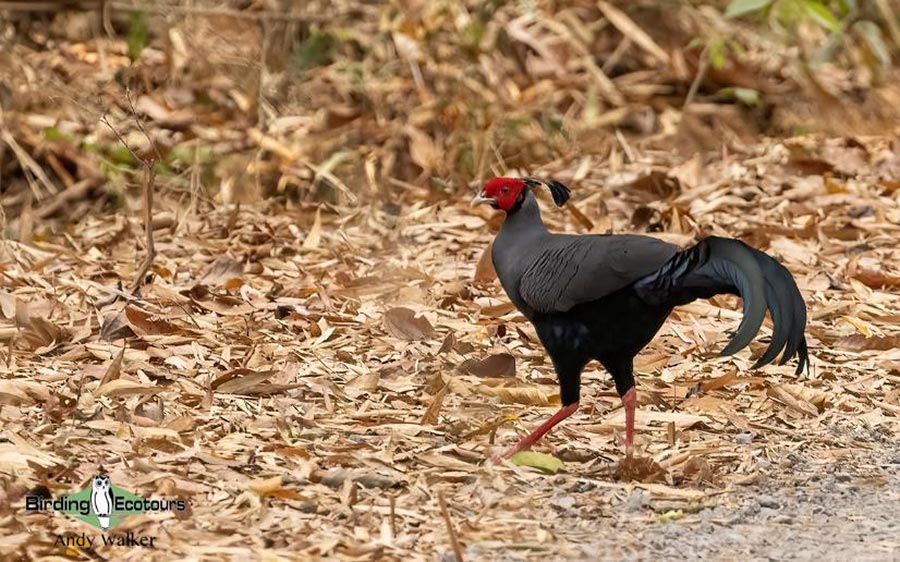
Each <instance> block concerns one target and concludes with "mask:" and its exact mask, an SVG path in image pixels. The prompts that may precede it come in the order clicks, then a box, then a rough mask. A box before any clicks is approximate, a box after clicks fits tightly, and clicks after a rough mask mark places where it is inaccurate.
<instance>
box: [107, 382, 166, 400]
mask: <svg viewBox="0 0 900 562" xmlns="http://www.w3.org/2000/svg"><path fill="white" fill-rule="evenodd" d="M160 390H162V389H160V388H157V387H155V386H148V385H146V384H142V383H140V382H137V381H132V380H127V379H115V380H112V381H109V382H108V383H106V384H104V385H102V386H100V387H98V388H97V390H96V391H94V394H95V395H97V396H110V397H116V396H146V395H150V394H156V393H157V392H160Z"/></svg>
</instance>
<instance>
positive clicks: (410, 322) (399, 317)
mask: <svg viewBox="0 0 900 562" xmlns="http://www.w3.org/2000/svg"><path fill="white" fill-rule="evenodd" d="M384 327H385V328H386V329H387V331H388V333H389V334H391V335H392V336H394V337H395V338H399V339H401V340H407V341H422V340H426V339H429V338H431V337H432V336H433V335H434V328H433V327H432V326H431V323H430V322H429V321H428V319H427V318H425V317H424V316H416V313H415V312H413V311H412V310H410V309H408V308H403V307H397V308H392V309H390V310H388V311H387V312H385V313H384Z"/></svg>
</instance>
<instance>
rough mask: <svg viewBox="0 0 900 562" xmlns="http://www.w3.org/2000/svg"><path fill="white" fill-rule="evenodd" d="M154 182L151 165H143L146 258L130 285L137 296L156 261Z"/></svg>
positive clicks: (154, 170)
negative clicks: (154, 242)
mask: <svg viewBox="0 0 900 562" xmlns="http://www.w3.org/2000/svg"><path fill="white" fill-rule="evenodd" d="M155 182H156V169H155V168H154V167H153V165H152V164H150V163H146V164H145V165H144V180H143V185H142V189H143V191H144V237H145V243H146V245H147V256H146V257H145V258H144V262H143V263H142V264H141V268H140V269H139V270H138V273H137V275H136V276H135V278H134V282H133V283H132V285H131V292H132V293H134V294H137V292H138V290H139V289H140V288H141V285H143V283H144V276H145V275H147V272H148V271H150V268H151V267H152V266H153V260H155V259H156V247H155V246H154V244H153V186H154V184H155Z"/></svg>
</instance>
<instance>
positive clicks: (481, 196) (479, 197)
mask: <svg viewBox="0 0 900 562" xmlns="http://www.w3.org/2000/svg"><path fill="white" fill-rule="evenodd" d="M496 202H497V200H496V199H494V198H493V197H485V196H484V192H483V191H482V192H481V193H479V194H478V195H476V196H475V197H473V198H472V206H473V207H474V206H475V205H479V204H481V203H490V204H491V205H493V204H494V203H496Z"/></svg>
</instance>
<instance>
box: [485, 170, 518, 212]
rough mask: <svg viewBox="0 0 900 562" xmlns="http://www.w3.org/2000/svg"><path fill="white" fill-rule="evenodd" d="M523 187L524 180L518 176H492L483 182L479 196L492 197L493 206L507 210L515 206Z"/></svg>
mask: <svg viewBox="0 0 900 562" xmlns="http://www.w3.org/2000/svg"><path fill="white" fill-rule="evenodd" d="M523 189H525V182H524V181H522V180H520V179H518V178H494V179H492V180H490V181H488V182H487V183H486V184H484V189H482V190H481V196H482V197H489V198H491V199H493V200H494V203H493V206H494V207H495V208H497V209H502V210H504V211H509V210H510V209H512V208H513V207H515V206H516V200H517V199H518V198H519V194H520V193H522V190H523Z"/></svg>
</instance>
